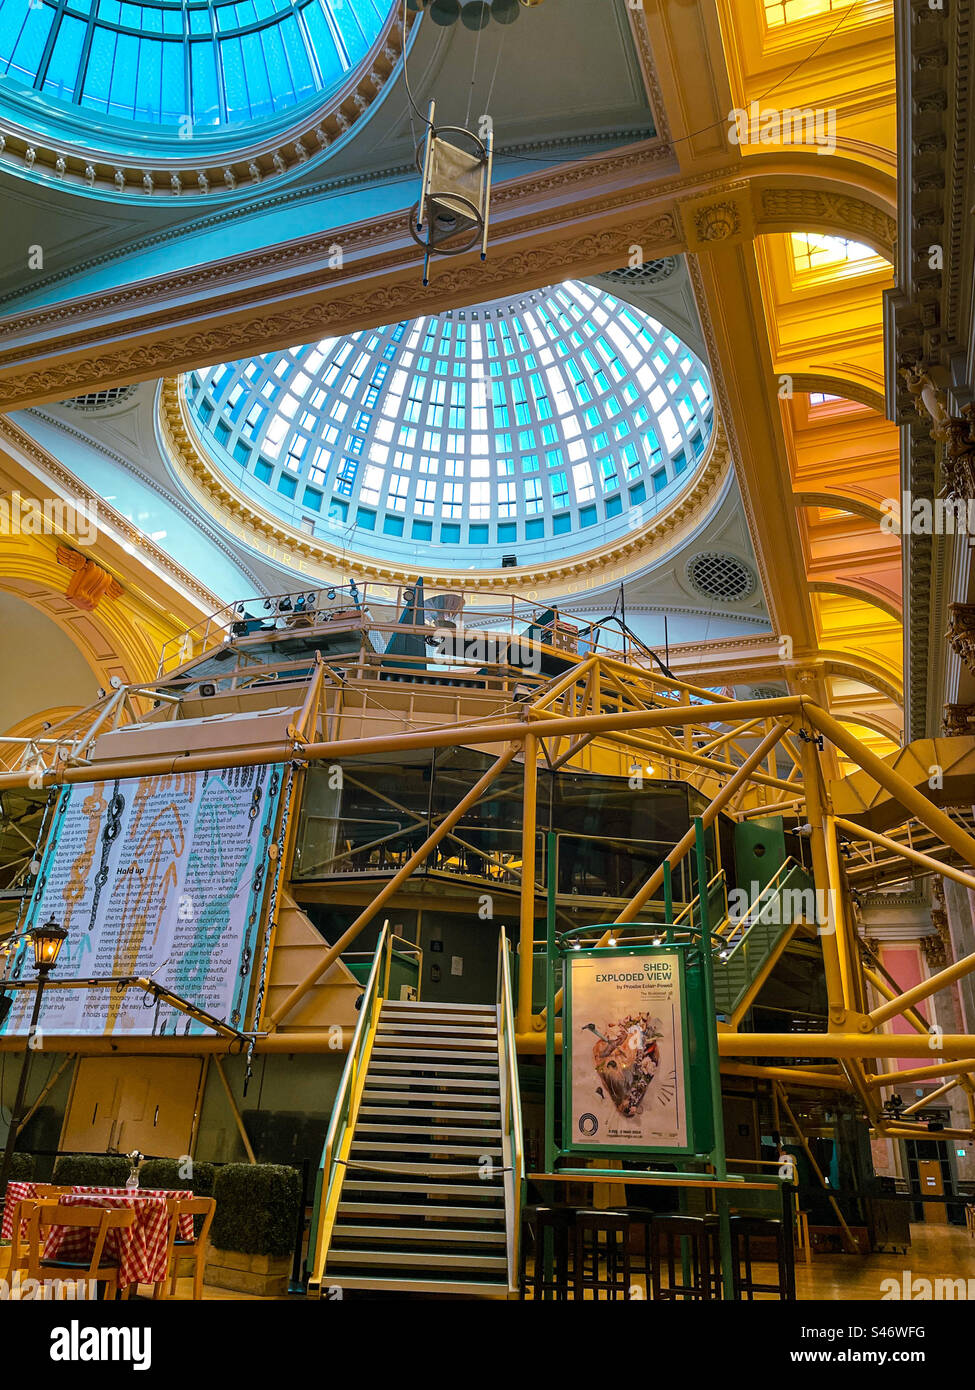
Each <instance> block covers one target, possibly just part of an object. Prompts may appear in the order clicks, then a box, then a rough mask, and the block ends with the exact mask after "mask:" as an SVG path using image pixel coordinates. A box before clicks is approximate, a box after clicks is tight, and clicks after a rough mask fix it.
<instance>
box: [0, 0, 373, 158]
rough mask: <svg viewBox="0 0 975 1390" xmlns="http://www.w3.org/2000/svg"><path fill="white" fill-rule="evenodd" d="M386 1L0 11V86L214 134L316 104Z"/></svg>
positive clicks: (356, 59)
mask: <svg viewBox="0 0 975 1390" xmlns="http://www.w3.org/2000/svg"><path fill="white" fill-rule="evenodd" d="M389 13H390V0H355V3H354V4H351V3H349V0H238V3H234V0H155V2H154V3H141V4H126V3H120V2H119V0H30V2H29V3H26V2H25V0H0V78H2V81H0V87H3V86H8V85H9V86H10V88H13V86H14V84H19V85H20V87H22V88H23V87H27V88H33V89H34V91H35V92H37V93H41V94H42V95H43V97H44V98H45V99H46V100H52V101H54V102H62V103H70V104H72V105H74V106H80V107H83V108H86V109H88V110H90V111H95V112H99V113H102V114H103V115H104V116H105V117H106V118H108V119H109V120H123V121H137V122H141V123H149V124H152V125H156V126H176V127H181V128H182V130H183V131H184V132H185V131H187V130H189V129H191V128H192V127H196V126H202V127H205V128H214V127H216V128H223V127H229V126H237V125H242V124H244V123H246V122H248V121H255V120H259V119H262V118H265V117H268V116H272V115H274V114H275V113H276V112H278V111H281V110H283V109H285V108H286V107H289V106H295V105H297V104H298V103H300V102H304V101H305V100H307V99H308V98H311V97H313V96H315V95H319V94H322V95H324V94H327V93H328V92H330V91H331V90H333V89H334V88H335V87H336V86H338V85H339V83H341V81H342V79H343V78H344V77H345V75H346V73H348V72H349V71H351V70H352V69H353V68H355V67H356V66H358V64H359V63H360V62H361V61H362V60H363V59H364V58H365V56H366V54H367V53H368V52H369V49H370V48H371V46H372V44H373V43H374V42H375V40H376V38H377V36H378V35H379V32H380V30H381V28H382V26H383V24H384V22H385V20H386V17H387V16H388V14H389Z"/></svg>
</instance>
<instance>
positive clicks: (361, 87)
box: [0, 5, 419, 202]
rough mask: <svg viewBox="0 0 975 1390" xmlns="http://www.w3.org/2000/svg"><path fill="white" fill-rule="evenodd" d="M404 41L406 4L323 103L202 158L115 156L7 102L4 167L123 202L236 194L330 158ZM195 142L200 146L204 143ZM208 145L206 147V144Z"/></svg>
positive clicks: (0, 147)
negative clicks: (12, 110)
mask: <svg viewBox="0 0 975 1390" xmlns="http://www.w3.org/2000/svg"><path fill="white" fill-rule="evenodd" d="M407 13H408V20H407V24H408V28H412V26H413V25H414V24H415V22H416V20H417V19H419V15H418V14H416V13H410V12H407ZM403 46H404V30H403V10H402V8H401V7H400V6H399V5H395V6H394V7H393V8H392V10H391V11H390V14H389V17H388V19H387V21H386V23H385V25H384V26H383V29H382V31H381V33H380V35H379V37H378V38H377V40H376V42H375V43H374V44H373V46H372V48H371V50H370V52H369V54H368V55H367V57H366V58H365V59H363V61H362V63H361V64H357V65H356V68H355V71H354V72H353V73H352V74H351V75H350V76H349V78H348V79H347V80H346V82H345V83H344V84H343V85H342V86H341V87H340V88H339V89H338V91H336V92H334V93H333V94H332V95H331V96H330V97H329V98H328V100H327V101H326V102H325V103H324V104H320V105H318V106H316V107H315V109H314V111H313V112H312V113H311V114H309V115H306V116H305V117H304V118H303V119H302V120H300V121H296V122H294V123H293V124H292V125H290V126H288V127H286V128H285V129H284V130H283V131H278V132H276V133H275V135H274V136H273V138H265V139H264V140H253V141H248V142H247V143H245V144H236V145H235V144H228V146H227V149H226V151H225V152H223V153H221V154H220V156H219V157H217V156H216V155H215V154H209V155H208V156H207V155H206V154H205V153H199V155H198V157H197V158H192V157H191V158H187V157H186V156H183V157H181V158H163V157H156V150H155V146H154V144H151V145H149V146H148V148H147V157H146V160H145V162H143V161H141V160H138V159H135V158H133V157H132V156H131V155H127V156H126V155H121V154H120V155H119V156H118V157H115V156H113V155H111V154H110V153H109V152H108V151H106V150H104V149H98V148H96V147H95V146H94V145H87V144H80V143H77V142H72V141H71V140H59V141H58V142H57V143H56V144H51V143H48V142H47V141H45V140H44V139H39V138H38V136H37V134H36V132H35V131H33V130H31V129H30V127H29V126H27V125H25V124H23V123H21V122H18V121H15V120H14V119H13V118H12V117H11V115H10V114H9V108H8V109H7V110H4V111H2V112H0V169H12V170H13V171H14V172H15V173H17V174H20V175H21V176H26V177H28V178H31V179H34V180H37V181H38V182H41V183H57V184H59V185H63V186H64V187H66V188H72V187H73V188H75V189H77V190H78V191H80V192H84V193H90V192H96V191H97V192H102V193H110V194H111V195H112V196H113V198H114V199H115V200H117V201H122V202H126V201H138V202H145V201H146V200H147V199H150V198H154V199H157V200H158V199H163V200H166V201H170V202H171V201H172V200H173V199H174V198H181V197H184V198H185V197H186V196H190V197H192V198H193V199H194V200H196V199H199V198H207V197H215V196H218V195H220V194H223V195H224V196H226V195H228V194H233V193H234V192H235V191H236V190H237V188H238V187H239V186H245V185H251V184H254V185H256V184H259V183H261V182H262V181H264V180H266V179H281V178H284V177H286V176H287V175H288V174H290V173H293V172H294V171H295V169H299V168H301V166H302V165H304V164H307V163H309V161H311V160H313V159H315V158H316V157H320V158H324V157H326V156H327V154H328V152H329V151H330V149H331V148H332V147H333V146H335V145H337V144H339V143H341V142H344V140H345V138H346V137H347V136H348V135H349V132H350V131H351V130H352V127H353V126H354V125H355V124H356V123H357V122H358V121H360V120H361V119H363V118H364V117H365V116H366V115H367V114H368V112H369V108H370V107H371V106H372V105H373V103H374V102H375V101H376V98H377V97H378V96H379V94H380V92H381V91H382V90H383V88H384V87H385V86H386V84H387V83H388V82H389V80H390V78H391V77H392V76H393V74H394V73H395V72H396V69H397V67H398V65H399V63H400V60H401V59H402V56H403ZM180 143H185V146H186V153H187V155H190V156H191V155H192V154H193V150H194V142H193V141H192V140H187V141H185V142H180V141H179V140H173V142H172V144H173V146H174V147H176V146H178V145H179V144H180ZM196 149H197V151H198V152H200V151H201V144H200V143H198V144H197V145H196ZM202 150H203V151H204V152H205V150H206V146H205V145H203V146H202Z"/></svg>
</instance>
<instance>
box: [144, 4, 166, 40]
mask: <svg viewBox="0 0 975 1390" xmlns="http://www.w3.org/2000/svg"><path fill="white" fill-rule="evenodd" d="M162 27H163V12H162V10H160V9H157V8H156V6H155V5H143V7H142V25H141V28H142V32H143V33H144V34H161V33H162Z"/></svg>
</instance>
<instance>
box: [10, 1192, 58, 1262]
mask: <svg viewBox="0 0 975 1390" xmlns="http://www.w3.org/2000/svg"><path fill="white" fill-rule="evenodd" d="M39 1202H40V1199H39V1198H38V1197H23V1198H21V1200H20V1201H19V1202H17V1203H16V1204H15V1206H14V1209H13V1224H12V1225H11V1228H10V1270H11V1273H12V1272H13V1271H14V1270H15V1269H26V1268H27V1248H28V1241H27V1239H26V1238H25V1237H24V1227H25V1226H28V1228H29V1224H30V1217H31V1212H32V1211H33V1210H34V1208H35V1207H36V1206H38V1205H39ZM49 1226H50V1222H48V1224H47V1226H43V1225H42V1227H41V1230H42V1232H43V1233H44V1235H45V1237H46V1235H47V1231H48V1229H49Z"/></svg>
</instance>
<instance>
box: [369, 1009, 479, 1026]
mask: <svg viewBox="0 0 975 1390" xmlns="http://www.w3.org/2000/svg"><path fill="white" fill-rule="evenodd" d="M497 1019H498V1011H497V1009H489V1010H488V1012H487V1013H482V1014H480V1013H470V1012H468V1011H467V1010H457V1012H456V1013H431V1012H429V1011H428V1010H427V1009H418V1010H417V1011H416V1012H415V1013H414V1012H413V1010H412V1009H411V1010H410V1011H409V1013H407V1012H404V1011H403V1010H402V1009H399V1008H397V1009H387V1008H386V1006H385V1005H384V1006H383V1008H382V1009H381V1010H380V1014H379V1021H380V1023H390V1022H392V1023H399V1022H403V1023H434V1024H437V1025H438V1026H439V1025H440V1024H442V1023H472V1024H475V1025H477V1026H479V1027H488V1026H490V1025H491V1024H493V1025H494V1026H495V1027H497Z"/></svg>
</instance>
